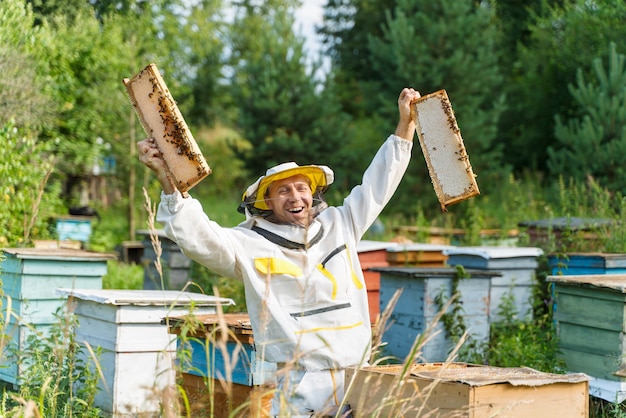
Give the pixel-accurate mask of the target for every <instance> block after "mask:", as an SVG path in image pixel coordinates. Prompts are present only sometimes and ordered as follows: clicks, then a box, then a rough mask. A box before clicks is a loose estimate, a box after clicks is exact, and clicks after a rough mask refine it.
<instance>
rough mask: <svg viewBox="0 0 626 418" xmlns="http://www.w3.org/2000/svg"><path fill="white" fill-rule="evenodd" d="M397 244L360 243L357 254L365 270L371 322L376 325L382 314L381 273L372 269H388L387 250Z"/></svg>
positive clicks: (379, 242) (365, 241) (364, 276)
mask: <svg viewBox="0 0 626 418" xmlns="http://www.w3.org/2000/svg"><path fill="white" fill-rule="evenodd" d="M396 245H397V244H396V243H395V242H382V241H369V240H363V241H361V242H359V245H358V247H357V252H358V254H359V263H360V264H361V269H362V270H363V278H364V279H365V287H366V288H367V305H368V307H369V310H370V322H371V323H372V324H374V323H376V321H377V320H378V315H379V314H380V273H379V272H377V271H373V270H371V268H372V267H387V266H389V263H388V261H387V249H388V248H393V247H395V246H396Z"/></svg>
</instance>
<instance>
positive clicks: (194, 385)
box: [180, 373, 274, 418]
mask: <svg viewBox="0 0 626 418" xmlns="http://www.w3.org/2000/svg"><path fill="white" fill-rule="evenodd" d="M180 380H182V382H181V387H182V388H183V389H184V390H185V392H186V395H187V397H188V399H189V401H190V404H191V411H190V412H191V414H192V415H191V416H194V417H209V416H210V417H214V418H233V417H236V418H239V417H256V418H266V417H269V412H270V409H271V407H272V398H273V396H274V393H273V390H274V388H273V387H272V386H252V387H251V386H246V385H239V384H237V383H232V382H220V381H219V380H217V379H211V378H208V379H205V378H202V377H200V376H196V375H192V374H188V373H182V374H181V377H180ZM238 408H240V409H239V412H238V413H237V414H236V415H232V411H234V410H235V409H238Z"/></svg>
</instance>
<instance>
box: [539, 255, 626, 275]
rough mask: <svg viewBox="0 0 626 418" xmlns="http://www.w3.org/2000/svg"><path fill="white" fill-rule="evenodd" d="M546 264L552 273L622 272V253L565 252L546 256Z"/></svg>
mask: <svg viewBox="0 0 626 418" xmlns="http://www.w3.org/2000/svg"><path fill="white" fill-rule="evenodd" d="M548 266H549V267H550V271H551V274H553V275H566V276H576V275H587V274H624V273H626V254H624V253H600V252H598V253H567V254H562V255H557V254H551V255H549V256H548Z"/></svg>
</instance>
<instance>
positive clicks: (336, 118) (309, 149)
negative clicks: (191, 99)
mask: <svg viewBox="0 0 626 418" xmlns="http://www.w3.org/2000/svg"><path fill="white" fill-rule="evenodd" d="M294 5H295V3H294V2H290V1H281V0H270V1H265V2H262V3H261V4H258V3H255V4H252V2H247V1H245V2H242V4H241V5H240V7H241V9H240V14H239V15H238V16H237V18H236V21H235V23H234V25H233V29H232V33H233V62H234V66H233V77H232V85H233V97H234V101H235V104H236V106H237V107H238V109H239V114H238V118H237V122H236V126H237V128H238V129H240V130H241V134H242V136H243V137H244V138H245V139H247V140H248V141H249V142H250V144H251V145H252V147H251V148H250V149H245V150H241V149H240V150H238V151H239V153H238V155H239V156H240V158H241V159H242V160H243V161H244V162H245V165H246V167H247V168H248V169H249V170H250V172H251V173H253V174H254V175H260V174H262V173H263V172H264V171H265V169H266V168H267V167H269V166H272V165H275V164H279V163H282V162H284V161H290V160H291V161H296V162H298V163H300V164H304V163H325V164H328V165H331V166H333V168H336V167H337V166H340V165H341V164H340V162H339V161H337V157H338V156H337V154H336V150H337V149H339V148H340V145H341V140H342V138H343V136H344V129H345V126H346V121H345V118H344V117H343V116H342V113H341V111H340V109H339V106H338V104H337V101H336V100H335V99H334V98H333V96H332V95H331V94H330V93H329V92H328V91H327V90H326V89H322V90H321V91H320V87H321V84H320V82H318V81H316V78H315V74H317V68H318V67H319V65H320V64H319V63H317V64H314V65H312V66H311V67H307V63H306V57H305V54H304V50H303V44H304V41H303V38H302V37H301V36H299V35H297V34H294V32H293V29H292V28H293V22H294V21H293V10H294Z"/></svg>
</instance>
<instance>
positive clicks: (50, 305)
mask: <svg viewBox="0 0 626 418" xmlns="http://www.w3.org/2000/svg"><path fill="white" fill-rule="evenodd" d="M112 257H113V256H112V255H109V254H102V253H96V252H90V251H84V250H75V249H57V248H55V249H47V248H46V249H40V248H5V249H2V257H1V261H0V279H1V280H2V288H3V295H2V314H3V316H4V319H5V321H7V320H8V322H7V327H6V330H5V332H6V334H7V335H8V337H9V339H10V342H9V344H8V346H7V347H4V350H5V354H7V355H9V354H11V353H13V352H14V351H16V352H17V353H19V352H21V351H23V349H24V348H25V344H26V340H27V338H28V336H29V335H31V334H32V333H33V332H42V333H46V332H48V331H49V330H50V328H51V327H52V325H53V324H55V323H57V322H58V319H57V318H56V317H55V314H56V312H57V311H58V310H59V308H61V307H62V306H64V304H65V299H66V298H65V297H63V296H59V295H57V294H55V290H56V289H57V288H61V287H63V288H90V289H101V288H102V277H103V276H104V275H105V274H106V272H107V260H109V259H111V258H112ZM9 310H10V311H9ZM16 317H17V318H19V319H17V318H16ZM16 360H17V358H16V357H15V356H14V355H12V354H11V355H9V356H8V357H7V358H5V359H4V360H3V362H6V363H4V364H2V363H0V380H2V381H4V382H7V383H10V384H14V385H19V378H20V372H21V371H22V370H23V367H26V366H24V365H20V366H19V370H18V362H17V361H16Z"/></svg>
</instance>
